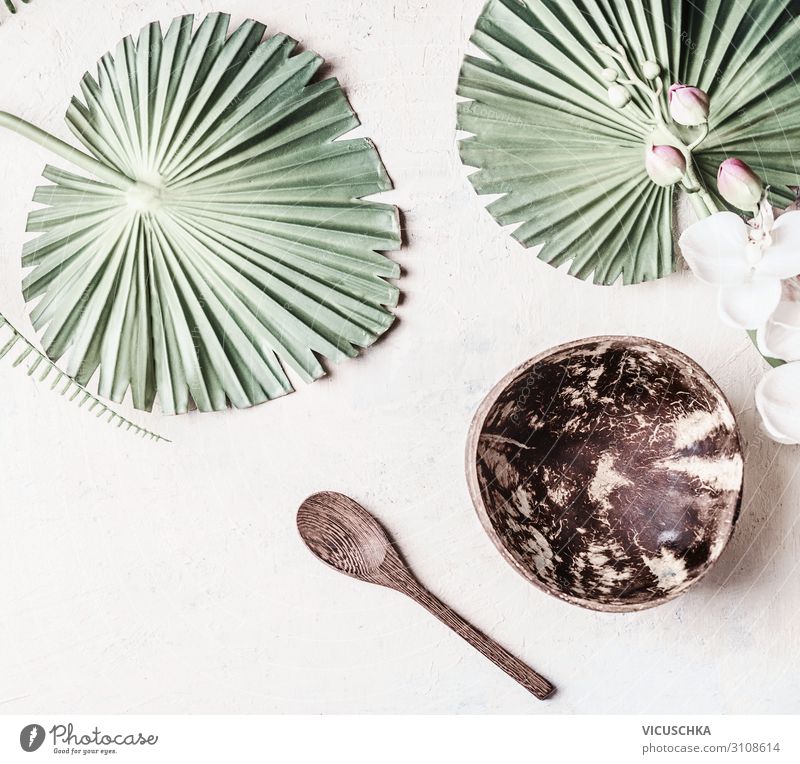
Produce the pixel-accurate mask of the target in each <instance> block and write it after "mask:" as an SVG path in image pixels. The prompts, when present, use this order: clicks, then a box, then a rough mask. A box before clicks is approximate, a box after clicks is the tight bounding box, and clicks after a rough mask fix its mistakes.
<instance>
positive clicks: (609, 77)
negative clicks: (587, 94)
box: [600, 67, 619, 82]
mask: <svg viewBox="0 0 800 764" xmlns="http://www.w3.org/2000/svg"><path fill="white" fill-rule="evenodd" d="M600 76H601V77H602V78H603V79H604V80H606V81H607V82H616V81H617V77H619V72H618V71H617V70H616V69H611V68H610V67H609V68H608V69H603V71H602V72H600Z"/></svg>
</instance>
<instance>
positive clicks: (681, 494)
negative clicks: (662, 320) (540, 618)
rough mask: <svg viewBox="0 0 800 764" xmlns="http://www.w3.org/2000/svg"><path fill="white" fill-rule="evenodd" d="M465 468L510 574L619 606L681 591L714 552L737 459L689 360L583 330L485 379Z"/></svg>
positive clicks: (603, 606)
mask: <svg viewBox="0 0 800 764" xmlns="http://www.w3.org/2000/svg"><path fill="white" fill-rule="evenodd" d="M467 473H468V481H469V487H470V492H471V494H472V499H473V502H474V503H475V507H476V509H477V511H478V514H479V516H480V519H481V522H482V523H483V525H484V527H485V529H486V531H487V532H488V533H489V535H490V536H491V538H492V540H493V541H494V543H495V545H496V546H497V548H498V549H499V550H500V552H501V553H502V554H503V556H504V557H505V558H506V560H508V562H509V563H511V565H512V566H513V567H514V568H515V569H516V570H517V571H518V572H519V573H520V574H522V575H523V576H524V577H525V578H527V579H528V580H529V581H531V582H532V583H533V584H535V585H536V586H538V587H539V588H540V589H542V590H544V591H546V592H548V593H549V594H553V595H555V596H556V597H559V598H560V599H562V600H565V601H567V602H571V603H574V604H576V605H580V606H582V607H586V608H592V609H595V610H604V611H612V612H622V611H629V610H641V609H644V608H648V607H652V606H653V605H658V604H660V603H663V602H667V601H668V600H671V599H673V598H674V597H677V596H678V595H680V594H682V593H683V592H685V591H686V590H687V589H688V588H689V587H690V586H692V584H694V583H696V582H697V581H698V580H699V579H700V578H702V576H703V575H704V574H705V573H706V572H707V571H708V570H709V568H710V567H711V566H712V565H713V564H714V562H715V561H716V560H717V559H718V558H719V556H720V554H721V553H722V550H723V549H724V548H725V545H726V543H727V542H728V539H729V538H730V537H731V534H732V532H733V528H734V524H735V522H736V519H737V516H738V514H739V508H740V505H741V494H742V479H743V459H742V449H741V443H740V439H739V433H738V429H737V426H736V421H735V418H734V415H733V412H732V410H731V407H730V404H729V403H728V401H727V400H726V399H725V396H724V395H723V393H722V391H721V390H720V389H719V387H718V386H717V384H716V383H715V382H714V380H712V379H711V377H710V376H709V375H708V374H707V373H706V372H705V371H704V370H703V369H701V368H700V367H699V366H698V365H697V364H696V363H695V362H694V361H692V360H691V359H690V358H688V357H687V356H685V355H684V354H683V353H681V352H679V351H677V350H675V349H674V348H672V347H669V346H667V345H663V344H661V343H659V342H655V341H653V340H649V339H643V338H638V337H593V338H590V339H584V340H579V341H577V342H571V343H569V344H566V345H561V346H560V347H557V348H554V349H552V350H548V351H547V352H545V353H542V354H541V355H538V356H536V357H535V358H532V359H531V360H530V361H528V362H527V363H525V364H523V365H522V366H520V367H519V368H517V369H515V370H514V371H512V372H511V373H510V374H508V375H507V376H506V377H505V378H503V379H502V380H501V381H500V382H499V383H498V384H497V385H496V386H495V388H494V389H493V390H492V391H491V393H490V394H489V395H488V396H487V398H486V399H485V400H484V401H483V403H482V404H481V406H480V408H479V410H478V412H477V414H476V416H475V419H474V421H473V423H472V428H471V430H470V436H469V441H468V446H467Z"/></svg>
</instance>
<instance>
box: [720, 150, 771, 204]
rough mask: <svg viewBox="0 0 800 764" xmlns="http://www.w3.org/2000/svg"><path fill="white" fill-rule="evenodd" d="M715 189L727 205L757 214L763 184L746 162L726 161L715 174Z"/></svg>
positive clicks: (762, 193)
mask: <svg viewBox="0 0 800 764" xmlns="http://www.w3.org/2000/svg"><path fill="white" fill-rule="evenodd" d="M717 188H718V189H719V193H720V196H722V198H723V199H724V200H725V201H726V202H728V204H731V205H733V206H734V207H736V208H737V209H740V210H744V211H746V212H754V214H756V215H757V214H758V209H759V204H760V202H761V198H762V197H763V195H764V184H763V182H762V181H761V178H759V177H758V175H757V174H756V173H755V172H753V170H752V169H751V168H750V166H749V165H748V164H747V163H746V162H743V161H742V160H741V159H736V158H732V159H726V160H725V161H724V162H723V163H722V164H721V165H720V166H719V171H718V172H717Z"/></svg>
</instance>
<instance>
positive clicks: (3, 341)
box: [0, 0, 170, 443]
mask: <svg viewBox="0 0 800 764" xmlns="http://www.w3.org/2000/svg"><path fill="white" fill-rule="evenodd" d="M26 1H27V0H26ZM8 2H9V0H6V3H8ZM12 351H15V352H14V353H13V355H14V360H13V361H12V364H11V365H12V366H13V367H15V368H16V367H17V366H22V365H23V364H25V362H26V361H28V364H27V369H26V370H27V373H28V376H29V377H33V376H34V375H36V379H37V380H38V381H39V382H43V381H44V380H46V379H47V378H48V377H50V378H51V379H50V389H51V390H53V391H54V392H56V393H58V394H60V395H62V396H65V397H67V398H69V400H70V401H75V403H76V404H77V405H78V407H79V408H82V407H83V406H87V410H88V411H91V412H93V413H94V415H95V417H97V418H98V419H100V418H103V419H105V421H106V422H108V423H109V424H115V425H116V426H117V427H123V428H124V429H125V430H128V431H132V432H133V433H134V434H135V435H141V436H142V437H143V438H150V439H151V440H155V441H163V442H165V443H169V442H170V441H169V440H167V438H164V437H162V436H161V435H158V434H157V433H154V432H151V431H150V430H146V429H144V428H143V427H140V426H139V425H138V424H136V423H135V422H131V421H130V420H129V419H126V418H125V417H123V416H120V415H119V414H117V412H116V411H113V410H112V409H110V408H109V407H108V406H106V404H105V403H103V402H102V401H101V400H100V399H99V398H97V397H96V396H94V395H92V393H90V392H89V391H88V390H87V389H86V388H85V387H84V386H83V385H81V384H79V383H78V382H76V381H75V380H74V379H73V378H72V377H70V376H69V375H68V374H66V373H65V372H63V371H61V370H60V369H59V368H58V367H57V366H56V365H55V364H54V363H53V362H52V361H51V360H50V359H49V358H48V357H47V356H46V355H45V354H44V353H42V352H40V351H39V350H37V349H36V348H35V347H34V346H33V345H32V344H31V343H30V342H29V341H28V340H27V339H25V337H24V336H23V335H22V334H21V333H20V332H19V331H18V330H17V329H16V328H15V327H14V326H13V325H12V324H11V323H10V322H9V321H8V319H7V318H6V317H5V316H3V315H2V314H0V359H3V358H5V356H7V355H9V354H10V353H11V352H12ZM37 371H38V372H39V373H38V374H36V372H37ZM51 375H52V376H51Z"/></svg>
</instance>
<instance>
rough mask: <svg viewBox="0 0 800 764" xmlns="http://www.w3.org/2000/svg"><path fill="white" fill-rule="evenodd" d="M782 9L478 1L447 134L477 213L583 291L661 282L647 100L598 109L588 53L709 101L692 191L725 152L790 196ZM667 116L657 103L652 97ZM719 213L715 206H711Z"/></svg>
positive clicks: (793, 96)
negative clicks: (481, 203)
mask: <svg viewBox="0 0 800 764" xmlns="http://www.w3.org/2000/svg"><path fill="white" fill-rule="evenodd" d="M797 6H798V3H797V2H788V1H787V0H737V1H736V2H730V0H707V1H706V2H703V3H686V2H681V1H680V0H525V1H523V0H490V1H489V3H488V4H487V5H486V7H485V9H484V11H483V13H482V14H481V16H480V18H479V19H478V22H477V25H476V28H475V31H474V33H473V35H472V38H471V39H472V42H473V43H474V44H475V45H476V46H477V48H479V49H480V51H481V52H482V53H483V54H484V55H483V56H467V57H466V59H465V62H464V65H463V68H462V71H461V77H460V80H459V90H458V92H459V94H460V95H461V96H463V97H465V98H466V99H469V100H466V101H464V102H462V103H460V104H459V116H458V126H459V128H460V129H462V130H464V131H467V132H469V133H472V136H471V137H469V138H466V139H465V140H463V141H461V143H460V151H461V156H462V159H463V161H464V162H465V164H467V165H470V166H472V167H476V168H479V169H478V170H477V171H476V172H474V173H473V174H472V175H470V180H471V182H472V184H473V185H474V187H475V189H476V190H477V191H478V193H480V194H499V195H500V197H499V198H498V199H497V200H495V201H494V202H492V203H491V204H490V205H489V207H488V209H489V211H490V212H491V213H492V215H493V216H494V217H495V218H496V219H497V220H498V221H499V222H500V223H501V224H502V225H511V224H514V225H515V226H516V228H515V229H514V232H513V236H514V237H515V238H516V239H518V240H519V241H520V242H521V243H522V244H523V245H524V246H526V247H530V246H535V245H540V244H543V245H544V246H543V247H542V249H541V252H540V255H539V256H540V257H541V258H542V259H543V260H545V261H546V262H548V263H551V264H552V265H555V266H559V265H562V264H564V263H568V262H569V263H570V266H569V272H570V273H571V274H572V275H575V276H578V277H580V278H590V277H591V278H592V279H593V280H594V281H595V282H597V283H602V284H610V283H613V282H615V281H617V280H618V279H620V278H621V279H622V280H623V282H624V283H635V282H640V281H647V280H651V279H656V278H660V277H662V276H665V275H667V274H668V273H670V272H672V270H673V269H674V265H675V263H674V256H673V249H674V248H673V243H672V234H671V223H672V214H673V194H674V190H673V189H672V188H662V187H658V186H655V185H654V184H653V183H652V182H651V181H650V179H649V177H648V175H647V173H646V171H645V168H644V161H643V160H644V149H645V145H646V144H647V143H648V142H649V141H652V139H653V138H654V136H656V137H657V134H656V133H655V132H654V127H655V125H654V122H653V118H652V107H651V105H650V104H649V103H648V100H647V96H646V95H645V94H643V93H641V92H639V91H635V92H634V95H633V100H632V101H631V103H630V104H629V105H628V106H627V107H626V108H625V109H622V110H620V109H617V108H614V107H613V106H611V104H610V103H609V100H608V97H607V88H608V82H607V81H605V80H604V79H603V77H602V75H601V72H602V70H603V69H604V68H606V67H608V66H609V65H610V64H611V63H613V62H610V61H609V59H608V57H607V56H606V55H604V53H603V51H602V50H601V49H600V48H599V47H598V44H602V45H605V46H608V47H610V48H612V49H616V48H617V47H618V46H622V48H623V49H624V50H625V51H626V53H627V54H628V56H629V57H630V59H631V60H632V61H634V62H638V63H641V62H643V61H645V60H649V61H654V62H656V63H658V64H659V65H660V67H661V69H662V77H664V79H665V82H666V84H669V83H670V82H684V83H688V84H692V85H697V86H699V87H702V88H704V89H706V90H707V92H708V93H709V95H710V96H711V104H712V110H711V118H710V121H709V128H710V134H709V136H708V138H707V139H706V140H705V141H704V142H703V143H702V144H701V145H700V147H699V148H698V149H697V150H696V159H697V166H698V169H699V172H700V175H701V178H702V180H703V181H704V183H705V185H706V188H707V189H708V190H709V192H711V193H712V194H714V193H715V191H716V171H717V167H718V166H719V163H720V162H721V161H722V160H723V159H725V158H726V157H727V156H729V155H735V156H738V157H739V158H741V159H743V160H745V161H746V162H748V163H749V164H750V165H751V166H752V167H753V168H754V169H756V171H758V172H760V173H761V174H762V176H763V177H764V178H765V179H766V180H767V182H769V183H770V184H771V185H772V186H773V194H774V196H775V201H776V202H780V201H788V200H789V199H791V198H792V194H791V192H790V190H789V189H788V186H791V185H795V184H797V182H798V181H797V178H798V162H799V161H800V157H798V155H797V153H796V152H797V151H798V149H797V146H798V145H800V144H798V140H800V108H798V106H800V88H798V80H797V75H798V73H800V31H799V28H798V24H797V21H796V16H797ZM661 98H662V99H664V101H663V104H664V108H666V100H665V99H666V93H663V94H662V96H661ZM720 204H721V202H720Z"/></svg>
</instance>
